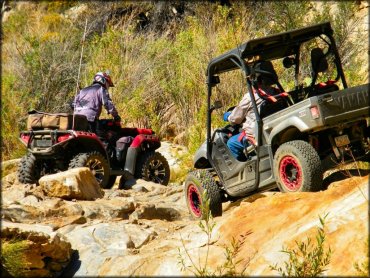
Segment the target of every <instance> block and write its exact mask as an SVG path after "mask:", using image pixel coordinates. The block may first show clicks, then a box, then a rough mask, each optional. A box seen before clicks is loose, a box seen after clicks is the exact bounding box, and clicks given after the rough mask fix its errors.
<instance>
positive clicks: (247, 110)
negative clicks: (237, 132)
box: [228, 92, 262, 137]
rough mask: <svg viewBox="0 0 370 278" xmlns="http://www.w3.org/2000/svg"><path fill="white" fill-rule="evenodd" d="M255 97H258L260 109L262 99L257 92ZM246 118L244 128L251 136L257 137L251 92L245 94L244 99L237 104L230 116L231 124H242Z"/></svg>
mask: <svg viewBox="0 0 370 278" xmlns="http://www.w3.org/2000/svg"><path fill="white" fill-rule="evenodd" d="M254 98H255V99H256V104H257V107H258V109H259V108H260V106H261V103H262V99H261V98H260V97H259V96H258V95H257V94H254ZM244 119H245V122H244V123H243V129H244V130H245V133H246V134H247V135H249V136H253V137H255V132H254V127H255V125H256V114H255V113H254V109H253V105H252V101H251V98H250V95H249V92H247V93H246V94H245V95H244V96H243V98H242V100H241V101H240V102H239V104H238V105H237V106H235V108H234V109H233V111H232V112H231V114H230V116H229V118H228V120H229V122H230V123H231V124H241V123H242V122H243V121H244Z"/></svg>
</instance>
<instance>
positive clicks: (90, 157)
mask: <svg viewBox="0 0 370 278" xmlns="http://www.w3.org/2000/svg"><path fill="white" fill-rule="evenodd" d="M78 167H88V168H89V169H90V170H91V172H92V173H93V174H94V176H95V178H96V180H97V181H98V183H99V185H100V187H102V188H108V187H109V186H112V185H113V184H112V185H111V181H110V175H109V173H110V169H109V165H108V162H107V160H106V159H105V157H104V156H103V155H102V154H101V153H99V152H90V153H79V154H77V155H76V156H75V157H74V158H73V159H72V160H71V162H70V163H69V167H68V168H69V169H73V168H78Z"/></svg>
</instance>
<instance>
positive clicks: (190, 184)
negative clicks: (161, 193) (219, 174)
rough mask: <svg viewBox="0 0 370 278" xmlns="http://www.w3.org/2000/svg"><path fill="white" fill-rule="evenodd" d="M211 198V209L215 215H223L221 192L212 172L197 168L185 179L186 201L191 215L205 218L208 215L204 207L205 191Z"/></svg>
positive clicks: (207, 198) (209, 198)
mask: <svg viewBox="0 0 370 278" xmlns="http://www.w3.org/2000/svg"><path fill="white" fill-rule="evenodd" d="M205 190H206V191H207V193H206V196H205V198H206V200H209V211H210V212H211V214H212V216H213V217H216V216H221V215H222V200H221V193H220V189H219V187H218V184H217V182H216V180H215V179H214V176H213V175H212V173H210V172H209V171H207V170H197V171H193V172H191V173H189V174H188V176H187V178H186V180H185V201H186V204H187V206H188V209H189V212H190V215H191V217H192V218H194V219H205V218H206V217H207V215H205V213H204V209H203V208H202V205H203V202H204V201H205V200H204V198H202V196H203V194H204V191H205Z"/></svg>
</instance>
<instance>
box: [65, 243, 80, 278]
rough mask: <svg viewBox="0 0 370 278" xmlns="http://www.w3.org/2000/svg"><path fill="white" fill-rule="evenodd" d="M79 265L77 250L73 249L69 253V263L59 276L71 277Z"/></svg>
mask: <svg viewBox="0 0 370 278" xmlns="http://www.w3.org/2000/svg"><path fill="white" fill-rule="evenodd" d="M80 266H81V260H80V255H79V253H78V251H77V250H74V252H73V253H72V255H71V261H70V263H69V264H68V265H67V266H66V267H65V269H64V270H63V271H62V273H61V274H60V277H73V276H74V275H75V274H76V272H77V271H78V270H79V269H80Z"/></svg>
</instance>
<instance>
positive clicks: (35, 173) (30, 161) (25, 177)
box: [18, 153, 40, 183]
mask: <svg viewBox="0 0 370 278" xmlns="http://www.w3.org/2000/svg"><path fill="white" fill-rule="evenodd" d="M39 178H40V169H39V167H38V163H37V160H36V157H35V156H34V155H33V154H31V153H28V154H26V155H25V156H23V157H22V159H21V161H20V163H19V167H18V180H19V181H20V182H21V183H36V182H37V181H38V180H39Z"/></svg>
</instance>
